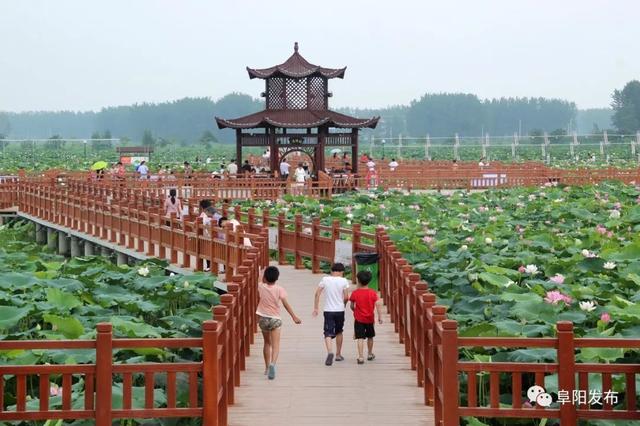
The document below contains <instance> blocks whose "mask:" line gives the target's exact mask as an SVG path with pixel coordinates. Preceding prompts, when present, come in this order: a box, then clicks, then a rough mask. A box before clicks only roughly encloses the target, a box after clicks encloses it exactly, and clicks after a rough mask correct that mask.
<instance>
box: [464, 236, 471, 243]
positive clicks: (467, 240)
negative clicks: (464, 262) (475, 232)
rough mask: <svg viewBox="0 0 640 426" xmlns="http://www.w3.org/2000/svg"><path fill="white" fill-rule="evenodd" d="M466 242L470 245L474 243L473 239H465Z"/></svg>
mask: <svg viewBox="0 0 640 426" xmlns="http://www.w3.org/2000/svg"><path fill="white" fill-rule="evenodd" d="M464 240H465V241H466V242H468V243H472V242H473V237H467V238H465V239H464Z"/></svg>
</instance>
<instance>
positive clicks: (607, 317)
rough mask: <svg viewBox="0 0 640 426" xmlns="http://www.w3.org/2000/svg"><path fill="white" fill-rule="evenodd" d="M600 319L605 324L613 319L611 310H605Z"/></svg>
mask: <svg viewBox="0 0 640 426" xmlns="http://www.w3.org/2000/svg"><path fill="white" fill-rule="evenodd" d="M600 321H602V322H603V323H605V324H607V323H609V321H611V315H609V312H603V313H602V315H600Z"/></svg>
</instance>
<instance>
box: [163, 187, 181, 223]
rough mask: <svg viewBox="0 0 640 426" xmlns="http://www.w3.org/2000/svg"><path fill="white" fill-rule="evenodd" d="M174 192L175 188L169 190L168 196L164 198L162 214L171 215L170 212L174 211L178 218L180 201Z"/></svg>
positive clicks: (179, 217) (179, 216)
mask: <svg viewBox="0 0 640 426" xmlns="http://www.w3.org/2000/svg"><path fill="white" fill-rule="evenodd" d="M176 194H177V192H176V190H175V189H171V190H170V191H169V196H168V197H167V199H166V200H164V214H165V216H167V217H171V213H175V214H176V217H177V218H178V219H182V202H180V199H179V198H178V197H176Z"/></svg>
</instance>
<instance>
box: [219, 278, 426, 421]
mask: <svg viewBox="0 0 640 426" xmlns="http://www.w3.org/2000/svg"><path fill="white" fill-rule="evenodd" d="M279 268H280V280H279V284H280V285H282V286H283V287H284V288H285V289H286V290H287V292H288V294H289V301H290V303H291V305H292V306H293V308H294V310H295V312H296V314H297V315H298V316H299V317H300V318H301V319H302V321H303V323H302V324H301V325H295V324H294V323H293V321H291V318H290V317H289V316H288V315H287V314H286V311H285V310H284V309H283V310H282V311H283V328H282V344H281V346H282V347H281V352H280V359H279V362H278V368H277V376H276V379H275V380H273V381H270V380H267V377H266V376H265V375H264V362H263V359H262V335H261V334H260V333H259V335H258V337H257V338H256V343H255V344H254V345H253V346H252V347H251V357H250V358H248V359H247V371H245V372H243V374H242V376H241V385H240V387H239V388H238V389H236V404H235V405H233V406H230V407H229V408H230V409H229V425H231V426H275V425H289V426H298V425H323V426H327V425H329V426H365V425H366V426H378V425H422V426H429V425H433V424H434V421H433V410H432V408H431V407H426V406H425V405H424V404H423V392H422V389H421V388H418V387H417V386H416V374H415V371H412V370H411V367H410V362H409V358H408V357H406V356H404V348H403V346H401V345H400V344H399V343H398V336H397V334H395V333H394V331H393V324H390V323H389V317H388V316H385V323H384V324H382V325H379V324H376V333H377V337H376V341H375V346H374V353H375V354H376V359H375V361H372V362H367V363H365V364H364V365H357V364H356V354H357V352H356V347H355V342H354V341H353V340H352V337H353V314H352V312H351V311H350V310H349V309H348V308H347V313H346V318H347V321H346V324H345V344H344V349H343V355H344V357H345V360H344V361H342V362H334V364H333V366H331V367H327V366H325V365H324V359H325V356H326V351H325V349H324V344H323V340H322V317H321V315H320V316H318V317H317V318H313V317H312V316H311V311H312V310H313V293H314V291H315V288H316V286H317V284H318V282H319V281H320V279H321V277H322V276H321V275H314V274H312V273H311V272H310V271H308V270H295V269H294V268H293V267H291V266H280V267H279Z"/></svg>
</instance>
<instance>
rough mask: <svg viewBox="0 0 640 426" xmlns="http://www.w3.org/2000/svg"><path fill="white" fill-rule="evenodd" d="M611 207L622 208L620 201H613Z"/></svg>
mask: <svg viewBox="0 0 640 426" xmlns="http://www.w3.org/2000/svg"><path fill="white" fill-rule="evenodd" d="M613 208H614V209H616V210H620V209H621V208H622V204H621V203H620V202H617V203H614V204H613Z"/></svg>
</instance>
